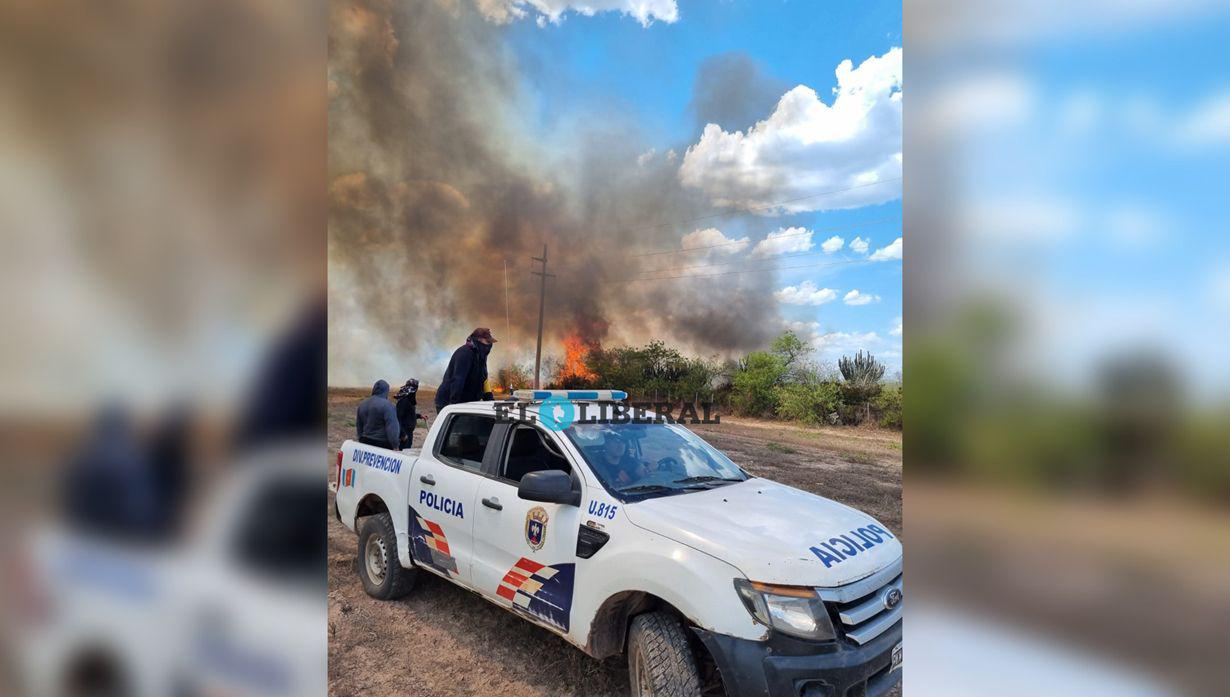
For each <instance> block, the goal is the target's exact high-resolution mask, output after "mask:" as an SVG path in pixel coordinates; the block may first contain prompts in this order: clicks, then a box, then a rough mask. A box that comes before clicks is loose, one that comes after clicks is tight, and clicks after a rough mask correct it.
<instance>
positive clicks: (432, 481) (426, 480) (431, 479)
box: [419, 474, 436, 486]
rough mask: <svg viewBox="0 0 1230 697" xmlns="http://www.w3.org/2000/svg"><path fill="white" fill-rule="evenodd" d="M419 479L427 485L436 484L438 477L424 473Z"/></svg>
mask: <svg viewBox="0 0 1230 697" xmlns="http://www.w3.org/2000/svg"><path fill="white" fill-rule="evenodd" d="M419 481H420V482H422V483H424V484H426V485H427V486H435V485H436V478H435V477H433V476H431V475H430V474H424V475H423V476H421V477H419Z"/></svg>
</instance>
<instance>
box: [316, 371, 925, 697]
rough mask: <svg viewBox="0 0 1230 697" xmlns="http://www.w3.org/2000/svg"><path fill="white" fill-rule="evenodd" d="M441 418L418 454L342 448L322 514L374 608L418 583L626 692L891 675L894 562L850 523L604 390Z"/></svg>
mask: <svg viewBox="0 0 1230 697" xmlns="http://www.w3.org/2000/svg"><path fill="white" fill-rule="evenodd" d="M515 397H516V399H514V400H513V401H506V402H472V403H467V404H458V405H453V406H450V407H446V408H445V409H444V410H442V411H441V413H440V414H439V416H438V418H437V419H436V421H435V423H434V424H432V426H431V428H430V430H429V431H428V433H427V438H426V440H425V441H424V443H423V447H422V449H421V451H413V450H411V451H405V452H393V451H389V450H384V449H381V448H377V447H369V446H366V445H362V444H360V443H357V442H354V441H346V442H345V443H344V444H343V446H342V449H341V452H339V453H338V457H337V482H338V487H337V496H336V503H335V514H336V515H337V516H338V518H339V519H340V520H341V521H342V522H343V523H344V524H345V525H346V526H348V527H350V528H351V529H353V530H356V531H357V532H358V534H359V557H360V558H359V563H358V570H359V575H360V577H361V580H362V582H363V586H364V588H365V589H366V591H367V592H368V593H369V594H370V595H372V596H373V597H376V598H380V599H391V598H395V597H398V596H400V595H402V594H404V593H406V592H408V591H409V590H410V588H411V587H412V586H413V584H414V578H415V575H416V573H417V572H418V570H419V569H423V570H426V571H428V572H430V573H433V574H437V575H439V576H443V577H444V578H447V579H449V580H450V581H452V582H454V583H456V584H458V585H460V586H463V587H465V588H468V589H470V590H473V591H475V592H477V593H479V594H480V595H482V596H483V597H485V598H487V599H488V600H490V601H491V602H493V603H496V604H498V605H500V606H502V607H504V608H506V609H508V610H509V611H511V612H514V613H516V614H518V615H520V616H521V617H523V618H525V619H526V620H528V621H530V622H533V623H535V624H537V625H540V626H542V627H544V628H546V629H548V630H549V631H552V632H555V633H557V634H559V635H560V636H562V637H563V638H564V639H566V640H568V641H569V642H571V643H572V644H574V645H575V646H577V647H578V648H580V649H581V650H582V651H584V652H586V653H587V654H589V655H591V656H593V657H595V658H605V657H607V656H612V655H615V654H619V653H623V652H626V653H627V656H628V668H629V677H630V681H631V685H632V691H633V693H634V694H636V695H672V696H673V695H695V694H700V691H701V677H700V676H701V672H702V668H701V666H713V665H716V667H717V672H718V675H719V677H720V679H721V682H722V685H723V687H724V689H725V692H726V693H727V694H728V695H791V696H792V697H798V696H800V695H802V696H807V697H819V696H826V697H846V696H854V695H858V696H860V697H863V696H866V697H873V696H875V695H881V694H883V693H886V692H888V691H889V690H890V689H891V688H892V687H893V685H895V684H896V683H897V682H898V681H899V680H900V676H901V670H900V667H901V634H902V632H901V625H902V548H901V543H900V542H899V541H898V540H897V538H896V536H895V535H894V534H893V533H892V532H890V531H889V530H888V529H887V528H885V527H884V526H883V525H880V524H879V523H878V522H876V521H875V520H873V519H872V518H870V517H869V516H867V515H865V514H863V513H860V512H859V511H856V510H854V509H852V508H849V507H847V506H844V505H841V504H839V503H836V502H834V501H830V500H828V499H825V498H821V497H819V496H815V495H813V494H809V493H807V492H803V491H800V490H798V489H794V488H791V487H788V486H784V485H782V484H778V483H776V482H772V481H769V480H766V479H760V478H757V477H752V476H751V475H749V474H747V473H746V472H744V471H743V470H742V469H740V468H739V467H738V466H737V465H735V464H734V463H733V462H731V461H730V460H729V459H728V458H727V457H726V456H725V455H723V454H722V453H721V452H719V451H718V450H716V449H715V448H713V447H712V446H710V445H709V444H708V443H706V442H705V441H703V440H701V439H700V438H699V437H697V436H696V435H695V434H693V433H692V432H691V431H689V430H688V429H687V428H685V427H684V426H683V425H680V424H678V423H669V422H665V420H664V419H654V418H653V417H654V414H653V413H646V412H633V413H628V410H627V409H626V408H623V407H622V406H621V405H620V404H619V402H620V401H621V400H624V399H626V394H624V393H623V392H619V391H613V390H612V391H608V390H602V391H588V392H565V391H519V392H517V393H516V394H515Z"/></svg>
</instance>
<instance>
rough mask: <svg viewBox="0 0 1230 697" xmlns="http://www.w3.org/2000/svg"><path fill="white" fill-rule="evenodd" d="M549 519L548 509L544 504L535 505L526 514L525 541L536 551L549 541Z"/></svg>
mask: <svg viewBox="0 0 1230 697" xmlns="http://www.w3.org/2000/svg"><path fill="white" fill-rule="evenodd" d="M548 520H550V518H549V516H547V510H546V509H545V508H543V507H542V506H534V507H533V508H531V509H530V512H529V513H526V514H525V542H526V544H528V545H529V546H530V549H532V550H534V551H535V552H537V551H538V550H540V549H542V546H543V545H544V544H546V543H547V521H548Z"/></svg>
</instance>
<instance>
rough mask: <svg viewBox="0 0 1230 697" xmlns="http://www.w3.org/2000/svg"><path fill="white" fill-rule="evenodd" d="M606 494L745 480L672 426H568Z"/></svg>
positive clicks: (667, 491) (632, 495)
mask: <svg viewBox="0 0 1230 697" xmlns="http://www.w3.org/2000/svg"><path fill="white" fill-rule="evenodd" d="M565 433H567V434H568V438H569V440H571V441H572V443H573V445H575V446H576V447H577V450H580V451H581V455H582V456H583V457H584V458H585V461H586V462H587V463H589V467H590V469H591V470H593V471H594V474H596V475H597V476H598V478H600V479H601V480H602V483H603V485H604V486H606V488H607V490H608V491H610V492H611V493H613V494H616V495H617V496H619V497H620V498H623V499H638V500H639V499H643V498H653V497H657V496H670V495H673V494H680V493H685V492H688V491H696V490H699V489H710V488H713V487H717V486H725V485H727V484H730V483H731V482H741V481H744V480H746V479H747V478H748V474H747V473H746V472H744V471H743V470H741V469H739V466H738V465H736V464H735V463H733V462H731V461H730V458H728V457H726V456H725V455H723V454H722V453H721V452H719V451H718V450H717V449H716V448H714V447H713V446H711V445H709V444H708V443H706V442H705V441H703V440H701V439H700V438H699V437H698V436H697V435H696V434H694V433H692V432H691V431H689V430H688V429H686V428H684V427H683V426H680V425H677V424H635V423H629V424H574V425H572V426H571V427H569V428H568V429H566V430H565Z"/></svg>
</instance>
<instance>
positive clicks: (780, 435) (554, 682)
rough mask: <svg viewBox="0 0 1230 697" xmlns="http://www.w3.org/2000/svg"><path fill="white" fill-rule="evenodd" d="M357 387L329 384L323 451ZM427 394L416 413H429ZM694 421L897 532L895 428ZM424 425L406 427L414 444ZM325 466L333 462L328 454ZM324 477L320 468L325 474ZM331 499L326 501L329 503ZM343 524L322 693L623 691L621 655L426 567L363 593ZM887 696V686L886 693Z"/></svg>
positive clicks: (764, 465)
mask: <svg viewBox="0 0 1230 697" xmlns="http://www.w3.org/2000/svg"><path fill="white" fill-rule="evenodd" d="M365 396H366V390H349V389H331V390H330V392H329V452H330V453H331V454H332V453H335V452H336V451H337V449H338V447H340V446H341V443H342V441H343V440H345V439H346V438H347V437H351V436H352V434H353V432H354V412H355V407H356V406H357V405H358V403H359V402H360V401H361V400H362V399H363V398H364V397H365ZM431 396H432V395H431V393H430V392H424V393H421V394H420V396H419V411H421V412H422V413H423V414H425V415H426V416H427V417H428V418H434V416H435V414H434V410H433V409H432V408H431ZM695 430H696V431H697V432H698V433H700V434H701V435H702V436H703V437H704V438H705V439H706V440H708V441H709V442H710V443H712V444H713V445H714V446H716V447H718V448H720V449H721V450H723V451H724V452H726V453H727V454H728V455H729V456H730V457H731V459H733V460H734V461H735V462H737V463H738V464H739V465H741V466H743V467H744V468H746V469H747V470H748V471H749V472H751V473H753V474H756V475H758V476H763V477H768V478H770V479H775V480H777V481H779V482H783V483H785V484H789V485H791V486H796V487H799V488H801V489H806V490H807V491H811V492H815V493H817V494H820V495H823V496H827V497H829V498H832V499H835V500H837V501H840V502H842V503H846V504H849V505H851V506H854V507H856V508H859V509H861V510H864V511H866V512H868V513H870V514H871V515H873V516H875V517H876V518H878V519H879V520H880V521H882V522H883V523H885V524H887V525H888V526H889V527H890V528H891V529H892V530H893V531H894V532H899V531H900V530H901V436H900V434H899V433H895V432H891V431H880V430H861V429H857V430H856V429H849V428H822V429H806V428H798V427H794V426H790V425H783V424H775V423H771V422H761V421H755V420H746V419H734V418H727V417H723V419H722V423H721V424H719V425H705V426H697V427H695ZM424 433H425V432H424V431H423V430H422V428H421V427H420V430H419V431H418V433H417V434H416V441H418V442H421V441H422V437H423V435H424ZM327 466H328V467H329V470H330V472H332V470H333V462H332V461H330V462H329V463H328V464H327ZM330 476H331V477H332V474H330ZM330 505H332V502H330ZM356 554H357V544H356V538H355V535H354V533H352V532H350V531H349V530H347V529H346V528H345V527H344V526H342V524H341V523H339V522H338V521H337V520H335V519H334V518H332V517H331V516H330V518H329V692H330V694H331V695H334V696H336V697H359V696H360V695H364V696H366V695H393V694H396V695H445V694H448V695H478V694H499V695H501V696H502V697H521V696H525V697H529V696H534V697H542V696H546V695H626V694H628V679H627V667H626V664H625V663H624V662H623V660H622V659H619V658H615V659H608V660H606V661H602V662H597V661H594V660H593V659H591V658H589V657H588V656H586V655H584V654H583V653H581V652H580V651H579V650H577V649H575V648H573V647H572V646H571V645H570V644H568V643H567V642H565V641H564V640H563V639H560V638H558V637H556V636H554V635H553V634H551V633H549V632H547V631H546V630H544V629H540V628H538V627H535V626H533V625H531V624H530V623H528V622H525V621H524V620H521V619H519V618H518V617H516V616H514V615H512V614H510V613H508V612H507V611H505V610H503V609H501V608H498V607H496V606H495V605H492V604H491V603H488V602H486V601H484V600H482V599H480V598H479V597H478V596H476V595H474V594H472V593H470V592H469V591H465V590H462V589H461V588H458V587H457V586H454V585H452V584H450V583H447V582H445V581H443V580H441V579H439V578H437V577H435V576H432V575H431V574H425V573H421V574H419V575H418V583H417V585H416V586H415V588H414V591H413V592H411V593H410V594H409V595H408V596H407V597H406V598H404V599H402V600H399V601H396V602H380V601H376V600H373V599H371V598H369V597H368V596H367V595H366V594H365V593H364V592H363V588H362V586H361V585H360V583H359V579H358V576H357V575H356V573H355V557H356ZM895 694H896V693H895Z"/></svg>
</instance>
